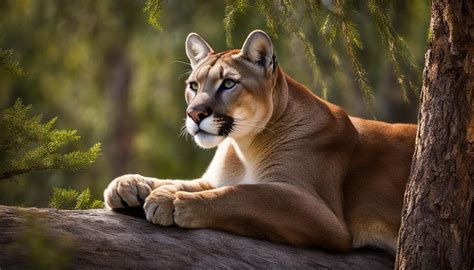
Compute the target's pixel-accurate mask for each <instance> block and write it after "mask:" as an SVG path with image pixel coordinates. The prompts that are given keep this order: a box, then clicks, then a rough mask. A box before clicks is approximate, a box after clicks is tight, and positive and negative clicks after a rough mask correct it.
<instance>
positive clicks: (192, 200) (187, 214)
mask: <svg viewBox="0 0 474 270" xmlns="http://www.w3.org/2000/svg"><path fill="white" fill-rule="evenodd" d="M175 196H176V199H175V200H174V201H173V205H174V211H175V212H174V222H175V224H176V225H178V226H179V227H182V228H205V227H206V224H205V223H204V221H205V219H206V217H207V216H208V215H207V214H206V212H205V211H203V210H205V208H206V207H205V206H203V204H202V203H201V199H200V197H199V196H197V195H194V194H192V193H189V192H176V194H175Z"/></svg>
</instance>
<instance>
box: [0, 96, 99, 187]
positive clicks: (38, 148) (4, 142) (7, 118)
mask: <svg viewBox="0 0 474 270" xmlns="http://www.w3.org/2000/svg"><path fill="white" fill-rule="evenodd" d="M30 110H31V105H29V106H24V105H23V103H22V102H21V100H20V99H18V100H17V101H16V102H15V104H14V105H13V106H12V107H10V108H7V109H5V110H4V111H3V112H2V113H1V115H0V130H1V131H2V132H1V133H0V153H1V155H0V179H5V178H10V177H14V176H17V175H20V174H24V173H27V172H30V171H38V170H49V169H63V170H77V169H80V168H84V167H87V166H89V165H90V164H92V163H93V162H94V161H95V160H96V159H97V157H98V155H99V153H100V150H101V149H100V143H97V144H95V145H94V146H92V147H91V148H90V149H89V150H87V151H85V152H81V151H73V152H69V153H65V154H62V153H59V152H58V149H59V148H60V147H62V146H64V145H65V144H67V143H70V142H74V141H77V140H79V139H80V137H79V136H77V135H76V130H57V129H54V128H53V125H54V123H55V122H56V118H53V119H51V120H49V121H48V122H46V123H42V121H41V120H42V119H41V118H42V117H41V115H34V116H32V117H30V116H28V113H29V111H30Z"/></svg>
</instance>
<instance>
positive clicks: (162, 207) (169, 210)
mask: <svg viewBox="0 0 474 270" xmlns="http://www.w3.org/2000/svg"><path fill="white" fill-rule="evenodd" d="M174 198H175V196H174V194H173V193H172V192H170V191H168V190H163V189H160V188H159V189H155V190H153V191H152V192H151V193H150V195H149V196H148V197H147V198H146V200H145V205H144V206H143V208H144V209H145V214H146V219H147V220H148V221H150V222H151V223H153V224H158V225H161V226H169V225H172V224H174V222H173V213H174V206H173V200H174Z"/></svg>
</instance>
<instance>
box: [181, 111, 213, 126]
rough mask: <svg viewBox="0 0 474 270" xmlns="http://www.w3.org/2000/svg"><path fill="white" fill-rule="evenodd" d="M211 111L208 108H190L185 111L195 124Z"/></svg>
mask: <svg viewBox="0 0 474 270" xmlns="http://www.w3.org/2000/svg"><path fill="white" fill-rule="evenodd" d="M211 113H212V111H211V109H209V108H190V109H188V111H187V114H188V116H189V117H190V118H191V119H193V121H194V122H195V123H196V124H199V123H200V122H201V121H202V120H204V118H206V117H208V116H209V115H210V114H211Z"/></svg>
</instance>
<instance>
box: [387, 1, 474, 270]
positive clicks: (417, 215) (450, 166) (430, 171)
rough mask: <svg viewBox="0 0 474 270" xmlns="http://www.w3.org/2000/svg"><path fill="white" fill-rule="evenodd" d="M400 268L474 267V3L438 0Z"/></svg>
mask: <svg viewBox="0 0 474 270" xmlns="http://www.w3.org/2000/svg"><path fill="white" fill-rule="evenodd" d="M431 5H432V6H431V26H430V30H431V33H432V38H431V41H430V44H429V49H428V52H427V53H426V55H425V57H426V59H425V69H424V73H423V88H422V93H421V108H420V112H419V116H418V120H419V125H418V133H417V138H416V147H415V153H414V157H413V162H412V168H411V173H410V179H409V181H408V185H407V190H406V192H405V201H404V209H403V214H402V225H401V229H400V235H399V243H398V254H397V258H396V265H397V268H400V269H472V267H473V266H474V265H473V262H472V260H473V258H474V250H473V244H472V243H469V242H470V240H469V239H471V241H472V239H473V236H472V234H473V222H474V214H473V195H474V191H473V190H474V189H473V181H472V179H473V177H474V157H473V151H472V149H473V148H472V141H471V139H472V134H471V132H472V128H473V127H472V125H473V121H474V119H473V118H474V116H473V113H472V112H473V109H472V108H473V88H474V82H473V79H474V58H473V55H474V2H473V1H472V0H464V1H454V0H433V1H432V2H431Z"/></svg>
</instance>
